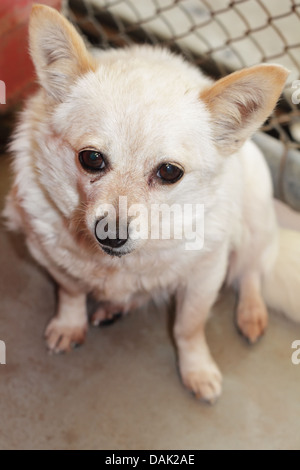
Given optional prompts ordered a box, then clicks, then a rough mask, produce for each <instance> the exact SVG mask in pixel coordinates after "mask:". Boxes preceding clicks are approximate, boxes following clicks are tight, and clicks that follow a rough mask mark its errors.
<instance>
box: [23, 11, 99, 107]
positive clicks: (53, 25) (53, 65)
mask: <svg viewBox="0 0 300 470" xmlns="http://www.w3.org/2000/svg"><path fill="white" fill-rule="evenodd" d="M29 46H30V53H31V57H32V60H33V63H34V65H35V69H36V73H37V75H38V78H39V81H40V84H41V85H42V87H43V88H45V90H46V91H47V92H48V93H49V95H51V96H52V97H53V98H54V99H55V100H56V101H62V100H63V99H64V97H65V96H66V94H67V92H68V90H69V88H70V86H71V85H72V83H74V82H75V81H76V79H77V78H78V77H79V76H80V75H83V74H84V73H86V72H88V71H89V70H95V63H94V61H93V58H92V57H91V55H90V54H89V53H88V51H87V49H86V47H85V44H84V42H83V40H82V38H81V37H80V36H79V34H78V33H77V31H76V29H75V28H74V26H72V25H71V23H69V21H67V20H66V19H65V18H64V17H63V16H62V15H61V14H60V13H58V12H57V11H56V10H54V9H53V8H50V7H47V6H44V5H34V6H33V8H32V12H31V16H30V23H29Z"/></svg>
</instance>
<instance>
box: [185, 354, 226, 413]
mask: <svg viewBox="0 0 300 470" xmlns="http://www.w3.org/2000/svg"><path fill="white" fill-rule="evenodd" d="M181 376H182V381H183V384H184V385H185V386H186V388H188V389H189V390H191V391H192V392H193V393H194V394H195V396H196V398H198V399H200V400H204V401H206V402H208V403H210V404H213V403H215V401H216V400H217V399H218V398H219V396H220V395H221V392H222V374H221V372H220V371H219V369H218V367H217V365H216V364H215V363H214V362H211V363H209V364H206V365H205V366H203V367H200V368H199V369H197V370H189V371H181Z"/></svg>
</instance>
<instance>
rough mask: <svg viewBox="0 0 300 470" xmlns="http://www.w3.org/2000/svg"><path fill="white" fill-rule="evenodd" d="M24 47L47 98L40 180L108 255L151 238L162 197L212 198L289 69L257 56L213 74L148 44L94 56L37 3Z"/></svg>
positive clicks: (179, 200)
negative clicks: (258, 61) (213, 77)
mask: <svg viewBox="0 0 300 470" xmlns="http://www.w3.org/2000/svg"><path fill="white" fill-rule="evenodd" d="M30 51H31V55H32V58H33V62H34V64H35V68H36V72H37V75H38V78H39V81H40V84H41V86H42V87H43V89H44V91H45V96H44V98H45V103H44V106H45V107H47V119H46V121H47V122H46V121H45V123H46V125H45V123H43V126H44V127H43V129H44V130H43V133H44V135H43V142H41V143H40V148H41V152H40V153H41V156H40V158H39V161H38V162H37V165H38V167H39V172H40V174H41V175H42V176H41V177H42V183H43V185H44V187H45V188H46V190H48V193H49V194H50V196H51V198H52V199H53V201H54V202H55V203H56V204H57V206H58V207H59V208H60V210H61V211H62V212H63V213H64V214H65V216H66V217H67V218H68V219H69V220H70V221H72V226H73V228H74V227H76V229H77V230H78V232H79V231H81V230H83V232H84V233H86V234H87V233H88V234H89V237H92V238H93V240H98V241H99V243H100V245H101V247H102V248H103V250H104V251H106V252H108V253H109V254H112V255H118V256H120V255H122V254H125V253H129V252H131V251H133V250H134V249H136V248H138V247H140V246H141V245H142V244H145V243H146V239H148V238H151V234H150V231H151V227H152V229H153V221H151V211H152V210H154V212H155V210H157V207H158V206H160V205H161V204H162V203H164V204H165V205H166V207H171V206H173V207H174V204H178V205H180V206H181V207H182V205H184V204H195V202H199V203H203V204H206V205H207V206H209V205H210V204H212V201H213V199H214V191H215V188H216V185H217V184H218V178H217V175H219V174H220V173H221V172H222V165H223V162H224V161H225V159H226V157H228V156H230V155H231V154H233V153H234V152H237V151H238V150H239V148H240V147H241V146H242V144H243V143H244V141H245V140H246V139H247V138H248V137H250V136H251V134H252V133H253V132H254V131H255V130H256V129H257V128H258V127H259V126H260V125H261V124H262V122H263V121H264V120H265V119H266V118H267V116H268V115H269V114H270V113H271V111H272V109H273V108H274V106H275V104H276V101H277V99H278V97H279V95H280V92H281V90H282V88H283V85H284V82H285V80H286V77H287V71H286V70H285V69H284V68H282V67H280V66H275V65H260V66H255V67H252V68H249V69H245V70H242V71H240V72H236V73H233V74H231V75H229V76H228V77H225V78H223V79H221V80H219V81H217V82H216V83H213V82H211V81H210V80H208V79H206V78H204V77H202V76H201V75H200V74H199V73H198V71H197V70H196V69H194V68H193V67H192V66H190V65H188V64H186V63H184V61H183V60H182V59H181V58H178V57H175V56H173V55H171V54H170V53H169V52H167V51H164V50H162V49H155V50H154V49H152V48H150V47H149V48H146V47H144V48H142V49H141V48H138V47H136V48H133V49H131V50H130V51H129V50H119V51H108V52H102V53H100V54H99V57H98V58H97V59H96V58H94V57H92V56H91V55H90V53H89V52H88V51H87V49H86V47H85V44H84V42H83V40H82V39H81V37H80V36H79V35H78V33H77V32H76V30H75V29H74V27H73V26H72V25H71V24H70V23H69V22H68V21H67V20H66V19H65V18H63V17H62V16H61V15H60V14H59V13H57V12H56V11H55V10H53V9H51V8H48V7H45V6H35V7H34V8H33V12H32V15H31V22H30ZM175 212H176V211H175ZM160 215H161V213H160ZM137 219H138V223H136V222H137ZM161 219H164V217H159V218H158V219H156V222H157V221H158V220H160V221H161ZM181 222H182V220H181ZM181 222H180V223H181ZM157 223H158V222H157ZM175 225H176V221H175ZM173 232H174V230H173ZM173 232H172V230H171V231H170V238H174V233H173ZM137 234H138V236H136V235H137ZM139 235H140V236H139ZM152 238H153V237H152ZM154 238H155V237H154ZM175 238H176V237H175Z"/></svg>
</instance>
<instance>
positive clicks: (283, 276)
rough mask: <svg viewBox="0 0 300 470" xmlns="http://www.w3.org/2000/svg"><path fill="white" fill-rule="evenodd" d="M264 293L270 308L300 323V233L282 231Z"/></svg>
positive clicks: (263, 286) (264, 281)
mask: <svg viewBox="0 0 300 470" xmlns="http://www.w3.org/2000/svg"><path fill="white" fill-rule="evenodd" d="M262 292H263V297H264V299H265V301H266V304H267V305H268V306H269V307H271V308H274V309H275V310H278V311H280V312H282V313H284V314H285V315H286V316H288V317H289V318H291V319H292V320H294V321H298V322H300V232H296V231H292V230H286V229H280V231H279V250H278V254H277V258H276V261H275V264H274V266H273V269H272V271H271V272H270V273H269V274H268V275H267V276H266V278H265V279H264V280H263V285H262Z"/></svg>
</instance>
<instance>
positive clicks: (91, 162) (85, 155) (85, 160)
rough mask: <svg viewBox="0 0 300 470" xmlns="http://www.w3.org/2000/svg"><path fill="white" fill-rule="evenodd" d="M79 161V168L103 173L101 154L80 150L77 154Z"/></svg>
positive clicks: (103, 163) (94, 151)
mask: <svg viewBox="0 0 300 470" xmlns="http://www.w3.org/2000/svg"><path fill="white" fill-rule="evenodd" d="M79 161H80V164H81V166H82V167H83V168H84V169H85V170H87V171H90V172H97V171H103V170H104V169H105V166H106V164H105V160H104V156H103V154H102V153H101V152H96V150H82V152H79Z"/></svg>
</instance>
